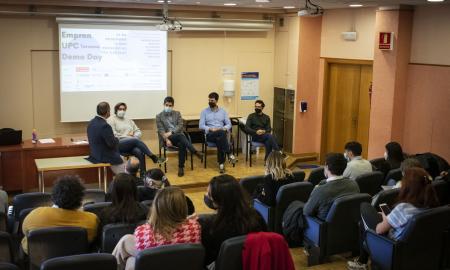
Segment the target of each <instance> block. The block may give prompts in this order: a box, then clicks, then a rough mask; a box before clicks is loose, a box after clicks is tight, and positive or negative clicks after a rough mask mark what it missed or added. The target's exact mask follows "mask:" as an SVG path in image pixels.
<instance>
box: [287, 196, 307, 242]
mask: <svg viewBox="0 0 450 270" xmlns="http://www.w3.org/2000/svg"><path fill="white" fill-rule="evenodd" d="M304 206H305V203H303V202H301V201H293V202H291V203H290V204H289V206H288V207H287V208H286V210H285V211H284V213H283V221H282V223H281V227H282V229H283V235H284V237H285V238H286V241H287V242H288V243H289V246H291V247H292V246H297V245H300V244H301V243H302V240H303V207H304Z"/></svg>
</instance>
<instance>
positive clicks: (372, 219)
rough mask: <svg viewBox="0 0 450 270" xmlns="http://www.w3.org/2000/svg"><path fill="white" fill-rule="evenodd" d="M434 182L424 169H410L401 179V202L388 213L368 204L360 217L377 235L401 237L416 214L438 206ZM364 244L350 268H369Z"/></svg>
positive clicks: (362, 207) (395, 238)
mask: <svg viewBox="0 0 450 270" xmlns="http://www.w3.org/2000/svg"><path fill="white" fill-rule="evenodd" d="M431 181H432V179H431V177H430V175H429V174H428V173H427V172H426V171H425V170H424V169H422V168H415V167H413V168H409V169H407V170H406V171H405V176H404V178H403V180H402V187H401V188H400V194H399V197H398V204H397V205H396V206H395V207H394V209H392V211H391V212H390V213H389V214H388V215H385V214H384V213H383V212H381V216H380V214H379V213H377V211H376V209H375V208H374V207H373V206H371V205H370V204H369V203H364V204H362V205H361V216H362V219H363V220H364V222H365V224H366V226H368V227H369V228H370V229H372V230H375V231H376V232H377V233H378V234H387V235H388V237H389V238H391V239H393V240H395V241H397V240H399V239H402V237H404V233H405V229H406V227H407V225H408V223H409V222H410V220H411V219H412V218H413V217H414V216H415V215H417V214H418V213H421V212H423V211H426V210H427V209H429V208H432V207H436V206H439V201H438V198H437V195H436V191H435V189H434V187H433V185H432V184H431ZM430 229H432V228H430ZM363 246H364V245H361V247H362V248H361V251H360V256H359V258H358V259H355V260H354V261H349V262H348V267H349V269H367V261H368V259H369V254H368V253H367V252H366V250H365V249H364V248H363Z"/></svg>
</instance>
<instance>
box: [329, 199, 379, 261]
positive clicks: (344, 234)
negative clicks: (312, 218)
mask: <svg viewBox="0 0 450 270" xmlns="http://www.w3.org/2000/svg"><path fill="white" fill-rule="evenodd" d="M371 199H372V197H371V196H370V195H369V194H365V193H356V194H350V195H344V196H342V197H339V198H337V199H336V200H335V201H334V202H333V204H332V205H331V208H330V211H329V212H328V215H327V218H326V219H325V222H326V223H327V227H326V228H327V231H326V240H325V241H326V250H325V253H326V254H337V253H340V252H347V251H352V250H358V245H359V244H358V243H359V227H358V223H359V221H360V220H361V212H360V205H361V203H363V202H368V203H370V201H371Z"/></svg>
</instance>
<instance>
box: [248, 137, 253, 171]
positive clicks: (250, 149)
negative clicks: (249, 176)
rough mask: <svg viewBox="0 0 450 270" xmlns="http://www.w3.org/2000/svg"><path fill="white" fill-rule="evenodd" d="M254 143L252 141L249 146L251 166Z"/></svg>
mask: <svg viewBox="0 0 450 270" xmlns="http://www.w3.org/2000/svg"><path fill="white" fill-rule="evenodd" d="M252 147H253V146H252V143H250V147H249V148H248V149H249V150H248V151H249V156H250V162H249V163H250V167H252Z"/></svg>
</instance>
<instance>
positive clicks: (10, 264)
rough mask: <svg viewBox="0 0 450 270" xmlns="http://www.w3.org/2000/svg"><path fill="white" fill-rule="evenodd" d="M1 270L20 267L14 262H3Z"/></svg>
mask: <svg viewBox="0 0 450 270" xmlns="http://www.w3.org/2000/svg"><path fill="white" fill-rule="evenodd" d="M0 270H20V268H19V267H18V266H17V265H15V264H12V263H5V262H1V263H0Z"/></svg>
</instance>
